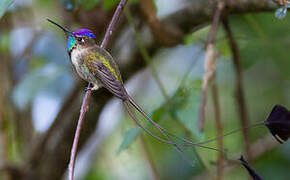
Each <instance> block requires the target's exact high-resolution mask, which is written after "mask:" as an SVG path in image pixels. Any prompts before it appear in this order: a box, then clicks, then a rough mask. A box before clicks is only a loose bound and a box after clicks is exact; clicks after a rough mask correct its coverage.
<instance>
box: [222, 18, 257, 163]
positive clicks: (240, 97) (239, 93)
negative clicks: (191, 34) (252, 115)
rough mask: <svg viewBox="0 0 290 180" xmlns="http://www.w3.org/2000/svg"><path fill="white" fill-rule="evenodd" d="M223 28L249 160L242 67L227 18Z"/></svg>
mask: <svg viewBox="0 0 290 180" xmlns="http://www.w3.org/2000/svg"><path fill="white" fill-rule="evenodd" d="M223 26H224V29H225V31H226V34H227V36H228V39H229V44H230V48H231V51H232V56H233V63H234V69H235V73H236V81H235V83H236V89H235V95H236V102H237V105H238V112H239V118H240V123H241V126H242V128H243V131H242V132H243V138H244V143H245V153H246V154H245V156H246V157H247V159H249V160H250V159H251V151H250V136H249V129H247V128H246V127H248V126H249V119H248V113H247V107H246V102H245V97H244V94H245V93H244V88H243V76H242V67H241V58H240V53H239V49H238V45H237V42H236V40H235V38H234V36H233V33H232V30H231V28H230V25H229V21H228V19H227V18H225V19H224V20H223Z"/></svg>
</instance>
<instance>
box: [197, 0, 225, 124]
mask: <svg viewBox="0 0 290 180" xmlns="http://www.w3.org/2000/svg"><path fill="white" fill-rule="evenodd" d="M223 9H224V2H223V1H219V2H218V4H217V10H216V12H215V14H214V18H213V22H212V26H211V30H210V33H209V36H208V41H207V45H206V55H205V62H204V63H205V74H204V78H203V82H202V95H201V102H200V107H199V130H203V127H204V119H205V104H206V97H207V87H208V83H209V80H210V79H211V78H212V76H213V73H214V71H215V58H214V47H213V46H214V39H215V35H216V32H217V27H218V24H219V21H220V18H221V15H222V11H223ZM208 65H209V66H211V67H208Z"/></svg>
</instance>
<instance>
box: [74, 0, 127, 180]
mask: <svg viewBox="0 0 290 180" xmlns="http://www.w3.org/2000/svg"><path fill="white" fill-rule="evenodd" d="M126 2H127V0H121V1H120V3H119V5H118V7H117V9H116V10H115V13H114V15H113V18H112V20H111V22H110V24H109V26H108V28H107V31H106V34H105V36H104V39H103V41H102V44H101V48H106V47H107V45H108V43H109V41H110V38H111V36H112V34H113V31H114V29H115V26H116V24H117V22H118V20H119V18H120V16H121V13H122V11H123V9H124V6H125V5H126ZM89 87H91V83H89V85H88V89H89ZM91 94H92V92H91V90H88V91H87V92H86V94H85V97H84V99H83V103H82V106H81V110H80V116H79V120H78V124H77V129H76V132H75V136H74V141H73V146H72V149H71V156H70V162H69V179H70V180H73V175H74V166H75V159H76V153H77V148H78V141H79V138H80V133H81V128H82V124H83V122H84V117H85V114H86V112H87V110H88V106H89V99H90V96H91Z"/></svg>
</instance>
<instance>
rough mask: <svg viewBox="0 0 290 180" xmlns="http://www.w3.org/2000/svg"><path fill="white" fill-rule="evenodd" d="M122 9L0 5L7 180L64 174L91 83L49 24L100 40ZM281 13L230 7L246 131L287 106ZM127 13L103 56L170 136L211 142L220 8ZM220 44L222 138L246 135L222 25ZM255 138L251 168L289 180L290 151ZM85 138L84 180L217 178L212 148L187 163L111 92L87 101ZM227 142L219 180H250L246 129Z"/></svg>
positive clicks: (108, 1) (192, 1) (88, 2)
mask: <svg viewBox="0 0 290 180" xmlns="http://www.w3.org/2000/svg"><path fill="white" fill-rule="evenodd" d="M118 2H119V1H117V0H53V1H51V0H15V1H11V0H1V1H0V15H2V14H3V15H2V17H1V16H0V17H1V19H0V57H1V58H0V82H1V84H0V143H1V144H0V179H5V180H7V179H13V180H14V179H29V180H31V179H41V180H42V179H44V180H46V179H50V180H51V179H66V178H67V175H66V173H67V164H68V160H69V155H70V148H71V145H72V141H73V134H74V131H75V127H76V123H77V119H78V115H79V110H80V106H81V102H82V98H83V96H84V93H85V87H86V85H87V84H86V82H84V81H82V80H80V78H79V77H77V75H76V73H75V72H73V70H72V68H71V64H70V61H69V57H68V55H67V53H66V49H65V47H66V45H65V41H66V40H65V36H64V34H63V32H62V31H61V30H60V29H58V28H57V27H55V26H53V25H52V24H50V23H48V22H47V20H46V18H50V19H52V20H54V21H56V22H58V23H60V24H62V25H64V26H66V27H67V28H69V29H72V30H76V29H78V28H89V29H91V30H92V31H93V32H94V33H95V35H96V36H97V39H98V42H101V40H102V38H103V35H104V32H105V30H106V27H107V25H108V23H109V21H110V19H111V17H112V15H113V12H114V10H115V8H116V5H117V4H118ZM6 7H8V8H7V9H6ZM277 8H278V6H277V4H275V3H273V2H272V1H271V0H262V1H254V0H248V1H229V4H228V7H227V10H228V13H229V14H228V18H229V23H230V27H231V29H232V32H233V36H234V39H235V40H236V41H237V44H238V49H239V53H240V57H241V71H242V77H243V81H242V83H243V94H244V96H245V107H246V110H247V111H246V116H247V117H248V120H249V124H254V123H257V122H261V121H264V120H265V119H266V118H267V115H268V114H269V112H270V111H271V109H272V107H273V106H274V105H275V104H282V105H284V106H286V107H290V106H289V105H290V93H289V91H290V71H289V67H290V61H289V47H290V33H289V32H290V23H289V22H290V16H286V17H285V18H284V19H282V20H280V19H277V18H276V17H275V16H274V12H275V10H276V9H277ZM126 9H127V12H130V13H131V19H130V18H128V16H124V15H123V16H122V17H121V19H120V22H119V23H118V26H117V28H116V31H115V32H114V35H113V39H112V41H111V42H110V45H109V48H108V50H109V52H111V53H112V55H113V57H114V58H115V60H116V62H117V63H118V64H119V65H120V69H121V74H122V76H123V79H124V80H125V83H126V84H125V85H126V88H127V89H128V91H129V93H130V94H131V95H132V97H134V99H135V100H136V101H137V102H138V104H139V105H141V106H142V107H143V108H144V110H145V111H146V112H148V113H149V114H150V115H151V117H152V118H153V119H154V120H156V121H158V123H160V124H161V125H162V126H164V127H166V128H167V129H169V130H170V131H172V132H174V133H175V134H177V135H179V136H182V137H187V138H188V139H191V140H192V141H194V142H201V141H204V140H207V139H211V138H213V137H216V136H217V129H218V128H217V127H218V126H217V125H216V122H215V118H216V117H215V113H214V105H213V100H212V83H213V82H212V83H210V84H209V89H208V96H207V104H206V107H205V112H206V113H205V115H206V116H205V117H206V118H205V126H204V131H203V132H201V131H199V129H198V112H199V105H200V101H201V90H202V78H203V76H204V59H205V45H206V43H207V38H208V34H209V31H210V28H211V26H210V24H211V22H212V17H213V15H214V12H215V10H216V5H215V1H213V0H178V1H176V0H153V1H151V0H131V1H129V2H128V4H127V7H126ZM214 47H215V53H216V54H217V57H216V61H217V67H216V78H215V80H214V81H215V83H216V85H217V88H218V99H219V107H220V112H221V113H220V119H221V121H222V127H223V132H224V133H226V132H229V131H231V130H234V129H237V128H240V127H241V123H240V118H241V117H240V114H239V103H240V102H239V101H238V100H237V98H236V95H235V92H236V89H235V88H236V81H237V78H236V77H237V74H236V73H235V67H234V64H233V60H232V51H231V48H230V46H229V43H228V36H227V34H226V32H225V29H224V28H223V26H222V24H220V26H218V29H217V35H216V38H215V46H214ZM155 72H156V73H155ZM138 117H139V118H140V119H141V118H142V117H141V116H138ZM143 122H144V125H146V127H148V128H150V129H151V130H152V131H154V129H152V127H151V126H150V125H149V124H148V123H146V122H145V120H144V119H143ZM154 132H156V131H154ZM248 135H249V137H250V139H249V142H248V143H249V144H250V147H251V149H250V151H251V153H252V156H253V157H252V159H251V161H250V163H251V165H252V166H253V167H254V168H255V169H256V171H257V172H258V173H259V174H260V175H261V176H262V177H264V178H265V179H268V180H271V179H275V180H286V179H289V176H290V173H289V170H290V156H289V152H290V144H289V143H285V144H283V145H280V144H279V143H277V142H276V141H275V139H274V138H273V137H272V136H271V135H270V133H269V131H268V130H267V129H266V127H264V126H261V127H257V128H252V129H250V130H249V131H248ZM80 141H81V142H80V148H79V153H78V157H77V162H76V178H77V179H82V180H95V179H108V180H110V179H216V178H217V177H216V176H217V174H218V173H217V159H218V153H217V152H215V151H211V150H208V149H201V148H187V149H186V151H185V152H186V154H187V155H188V157H189V158H190V159H191V161H192V163H193V165H194V166H193V167H191V166H190V165H189V164H188V163H187V162H186V161H185V160H184V159H183V158H182V156H181V155H180V154H179V153H178V152H176V151H175V150H174V148H173V147H172V146H169V145H166V144H163V143H160V142H158V141H156V140H155V139H153V138H151V137H149V136H148V135H147V134H145V133H144V132H142V131H141V130H140V129H139V128H137V127H136V126H135V124H134V123H133V121H132V120H131V119H130V118H129V117H128V116H127V114H126V112H125V111H124V109H123V106H122V104H121V103H120V100H119V99H117V98H114V97H112V96H111V95H110V93H108V92H107V91H106V90H104V89H101V90H98V91H96V92H94V93H93V96H92V98H91V99H90V106H89V110H88V113H87V114H86V117H85V123H84V127H83V130H82V134H81V139H80ZM223 143H224V149H226V150H227V152H228V157H226V158H227V159H228V160H224V168H223V174H222V176H221V177H219V178H221V179H227V180H230V179H237V180H238V179H241V180H242V179H246V178H247V176H248V175H247V172H246V170H245V169H244V168H243V167H242V166H241V165H240V164H239V163H238V161H232V159H234V160H235V159H237V158H238V157H239V156H240V155H241V154H244V149H245V142H244V139H243V135H242V133H237V134H234V135H231V136H228V137H225V138H224V139H223ZM208 146H210V147H217V143H216V142H213V143H211V144H208Z"/></svg>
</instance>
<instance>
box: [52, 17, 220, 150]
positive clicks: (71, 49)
mask: <svg viewBox="0 0 290 180" xmlns="http://www.w3.org/2000/svg"><path fill="white" fill-rule="evenodd" d="M47 20H48V21H49V22H50V23H52V24H54V25H56V26H58V27H59V28H60V29H62V30H63V31H64V33H65V35H66V37H67V52H68V55H69V57H70V61H71V64H72V66H73V69H74V70H75V71H76V72H77V74H78V75H79V76H80V77H81V78H82V79H83V80H85V81H87V82H89V83H91V84H92V85H93V86H92V87H91V88H90V89H91V90H98V89H99V88H101V87H104V88H106V89H107V90H108V91H110V92H111V93H112V94H113V95H114V96H116V97H117V98H119V99H121V100H122V102H123V104H124V106H125V108H126V110H127V112H128V114H129V116H130V117H131V118H132V119H133V120H134V121H135V122H136V124H137V125H138V126H139V127H140V128H141V129H143V130H144V131H145V132H146V133H148V134H149V135H150V136H152V137H153V138H155V139H157V140H159V141H161V142H163V143H166V144H170V145H173V146H174V147H175V148H176V149H177V151H178V152H179V153H181V154H182V155H183V156H185V155H184V153H183V150H182V149H181V147H184V146H187V147H189V146H200V147H202V148H207V149H211V150H216V151H220V150H218V149H215V148H211V147H207V146H203V145H202V144H203V143H193V142H192V141H190V140H187V139H185V138H182V137H178V136H176V135H175V134H173V133H171V132H170V131H168V130H167V129H165V128H163V127H162V126H160V125H159V124H158V123H156V122H155V121H153V120H152V119H151V118H150V117H149V116H148V115H147V114H146V113H145V112H144V111H143V109H142V108H141V107H140V106H139V105H138V104H137V103H136V102H135V101H134V100H133V98H132V97H131V96H130V95H129V94H128V93H127V91H126V89H125V87H124V84H123V81H122V78H121V73H120V71H119V68H118V65H117V64H116V62H115V60H114V58H113V57H112V56H111V54H110V53H109V52H108V51H106V50H105V49H104V48H101V47H100V46H98V45H97V43H96V36H95V35H94V34H93V33H92V31H90V30H89V29H78V30H76V31H70V30H68V29H67V28H65V27H63V26H61V25H59V24H57V23H56V22H54V21H52V20H50V19H47ZM130 105H131V106H133V107H134V108H135V109H136V110H137V111H138V112H139V113H141V114H142V115H143V117H144V118H145V119H147V120H148V121H149V122H150V123H151V124H152V125H153V126H154V127H155V128H157V130H158V131H159V132H160V133H161V134H162V135H163V136H164V137H163V138H162V137H160V136H158V135H155V134H153V133H152V132H151V131H149V130H148V129H147V128H145V127H144V126H143V125H142V124H141V123H140V121H139V120H138V119H137V118H136V117H135V115H134V113H133V111H132V110H131V108H130V107H131V106H130ZM172 137H174V138H177V139H179V140H180V141H182V143H181V142H179V143H177V142H175V141H173V140H172Z"/></svg>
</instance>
